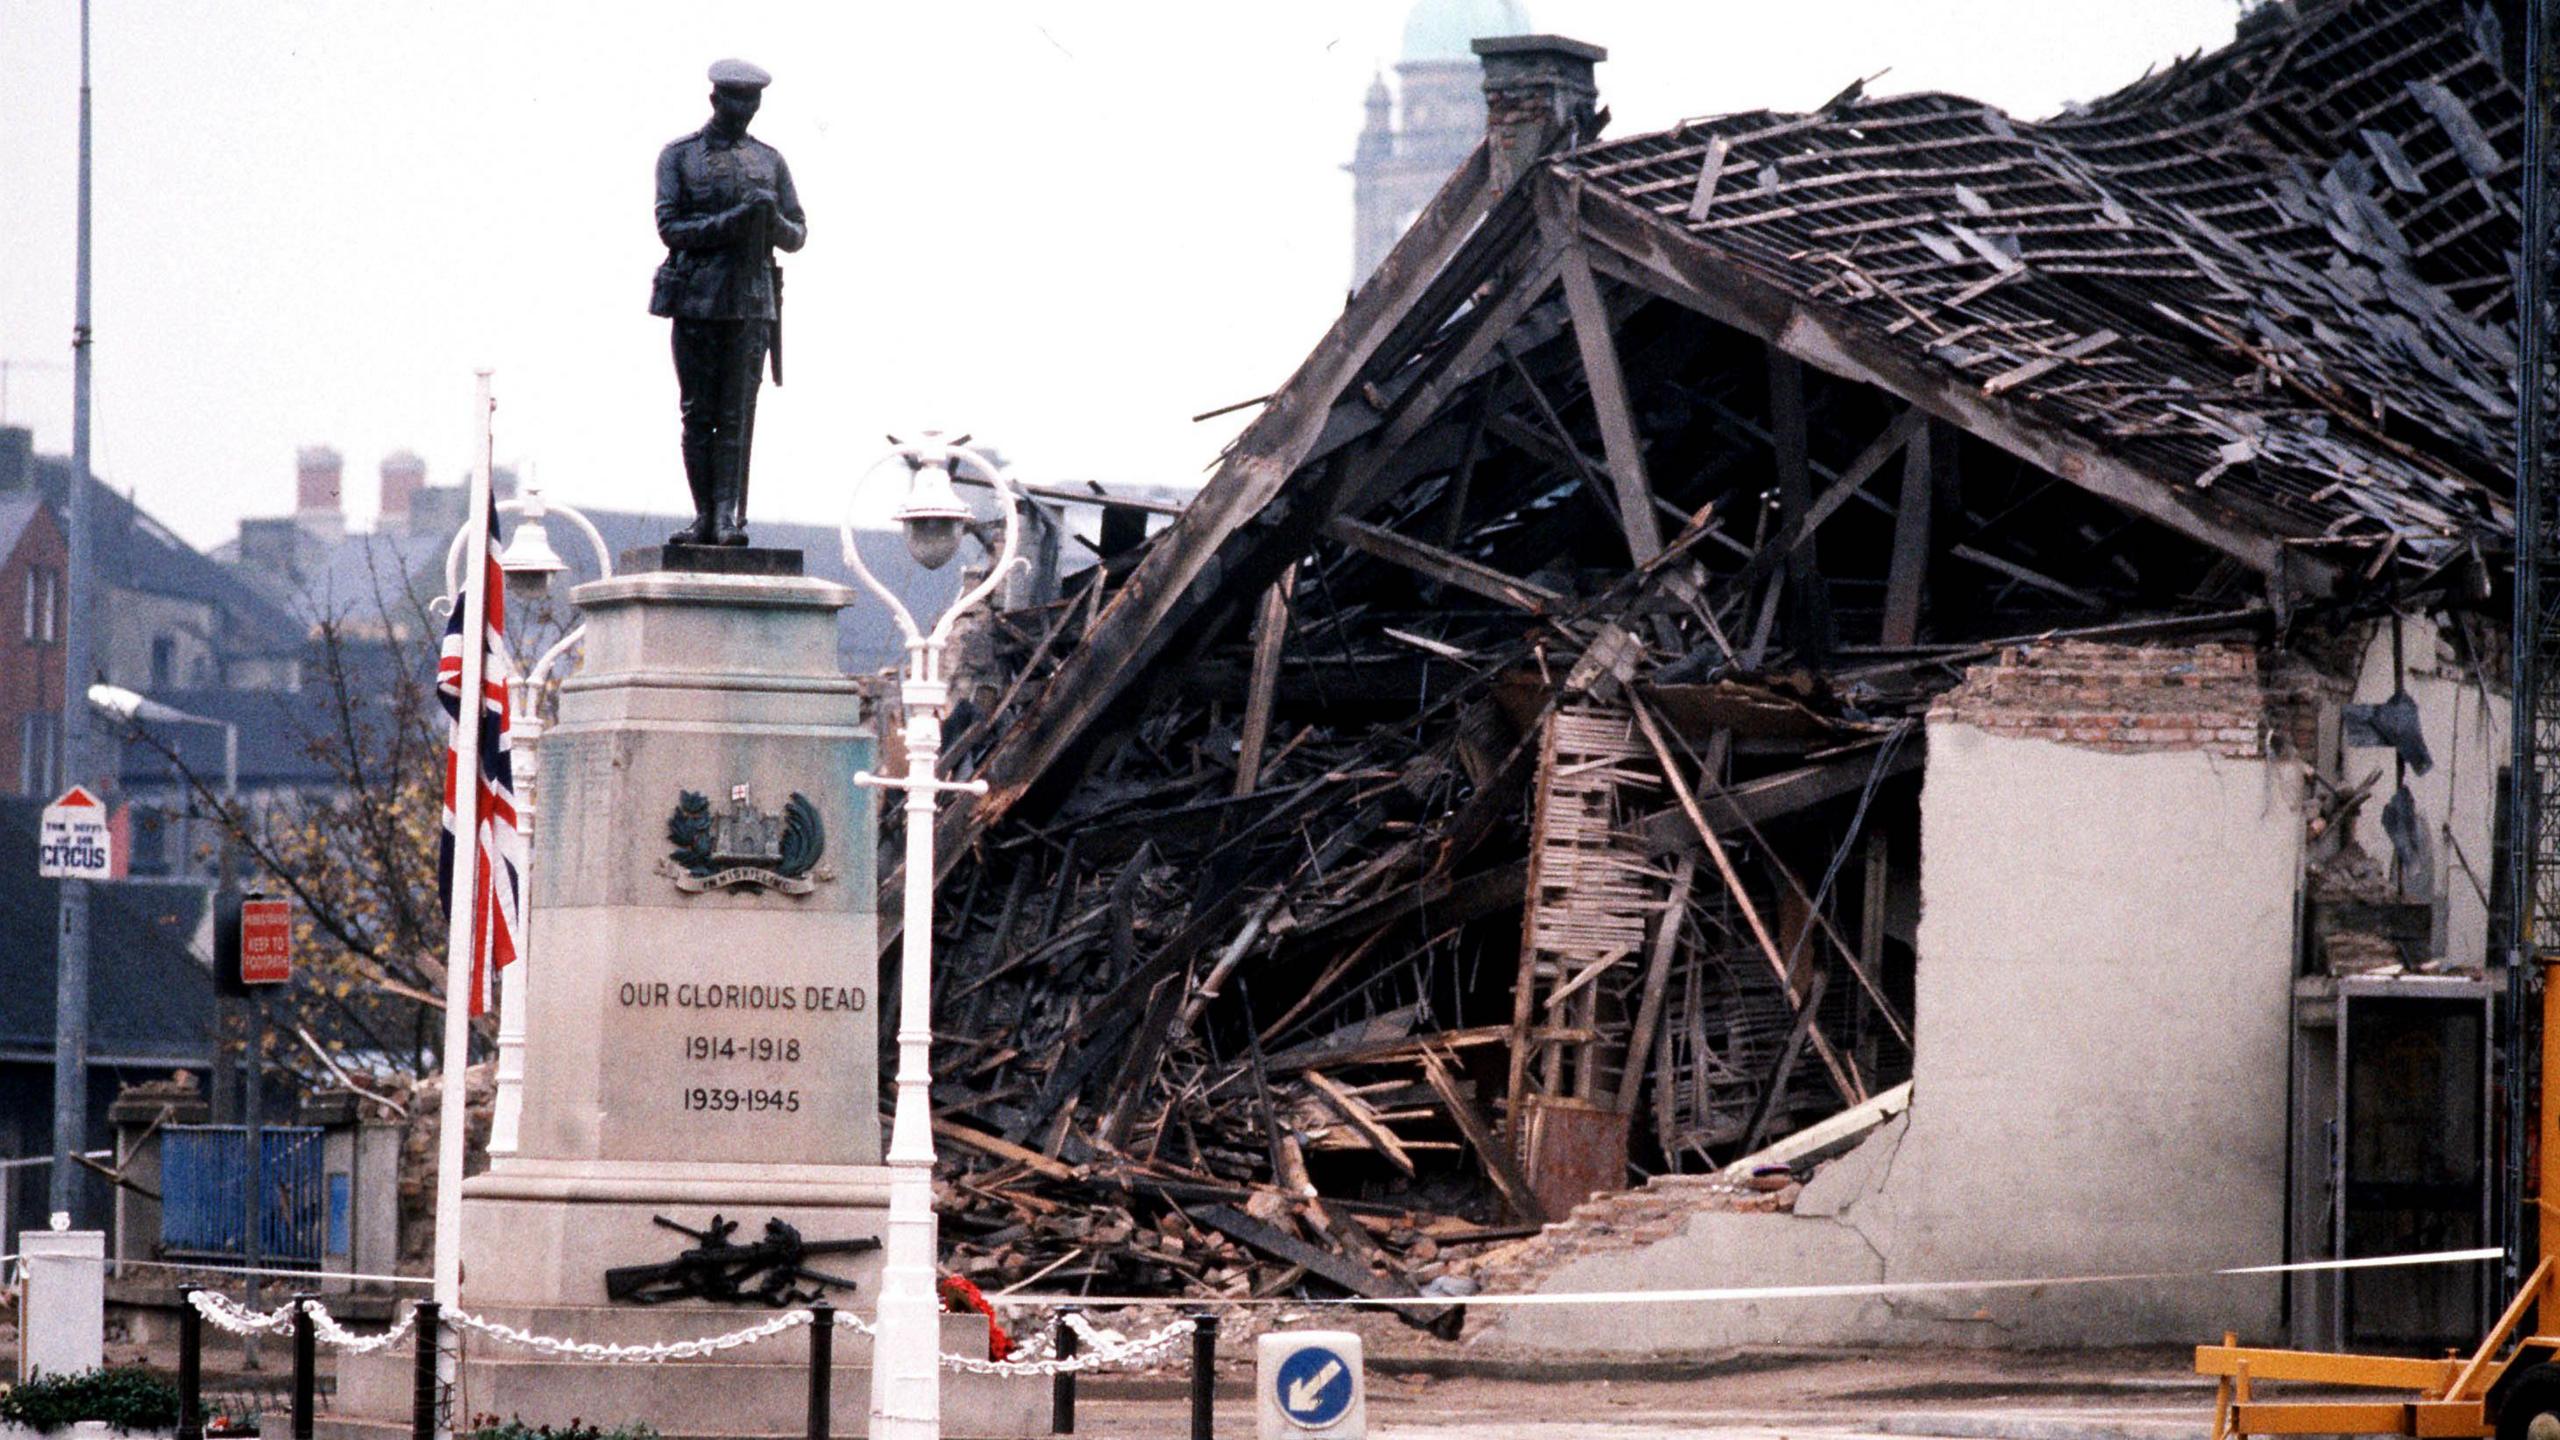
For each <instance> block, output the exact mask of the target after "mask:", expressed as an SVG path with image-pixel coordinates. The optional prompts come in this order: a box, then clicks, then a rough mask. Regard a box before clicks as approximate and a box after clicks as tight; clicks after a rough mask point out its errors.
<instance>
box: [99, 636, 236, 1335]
mask: <svg viewBox="0 0 2560 1440" xmlns="http://www.w3.org/2000/svg"><path fill="white" fill-rule="evenodd" d="M89 707H90V708H91V709H93V710H97V711H99V712H101V713H103V714H107V715H111V716H113V717H115V718H116V719H118V720H121V721H123V722H124V723H125V725H126V727H127V728H128V729H131V730H135V731H139V730H140V729H141V728H142V727H143V726H145V725H214V726H219V727H221V730H222V810H223V814H222V849H221V851H220V852H219V853H220V856H221V858H220V859H219V860H217V861H216V862H215V869H214V879H213V906H214V913H215V914H217V915H229V914H232V913H234V912H233V907H234V906H235V905H237V904H238V903H239V898H240V891H239V861H238V858H237V857H238V854H239V846H238V842H237V841H236V840H235V839H234V838H233V827H235V826H237V825H238V824H239V823H240V727H239V725H238V724H236V723H234V722H232V721H229V720H218V719H215V718H214V717H213V716H210V715H198V714H196V713H194V712H193V711H188V710H181V709H179V708H178V707H177V706H175V705H164V704H162V703H160V702H159V701H157V700H154V699H151V698H150V697H149V696H146V695H141V694H137V693H136V692H134V691H131V690H127V689H126V688H124V687H123V686H121V685H108V684H104V683H100V684H96V685H92V686H90V687H89ZM226 923H227V922H226ZM243 1003H244V1005H245V1006H246V1008H247V1011H248V1014H247V1017H246V1023H244V1024H243V1026H242V1027H241V1028H242V1029H243V1031H244V1032H245V1035H244V1037H243V1041H244V1043H243V1044H242V1047H241V1059H240V1123H241V1132H240V1133H241V1155H242V1162H241V1163H242V1164H243V1166H244V1167H246V1168H245V1169H244V1170H243V1172H242V1173H243V1174H244V1175H246V1176H248V1177H249V1179H248V1182H247V1183H246V1184H244V1185H242V1186H241V1199H242V1202H243V1209H244V1213H243V1215H242V1216H241V1226H240V1263H241V1264H242V1265H243V1266H244V1267H246V1268H247V1269H249V1270H252V1271H254V1270H256V1269H257V1268H258V1265H259V1262H260V1259H261V1257H260V1255H259V1253H258V1250H259V1242H260V1240H261V1239H263V1238H264V1237H263V1236H262V1235H261V1233H260V1231H259V1226H258V1220H259V1216H258V1202H259V1200H260V1198H261V1197H262V1196H263V1195H264V1194H265V1193H266V1191H265V1186H264V1184H263V1183H262V1182H261V1180H260V1179H259V1178H258V1177H259V1176H260V1174H261V1172H262V1170H263V1168H264V1167H263V1166H262V1164H261V1163H260V1162H261V1160H262V1159H263V1158H264V1155H265V1151H264V1147H263V1146H262V1145H261V1144H260V1143H259V1135H260V1133H261V1131H262V1129H263V1126H264V1122H265V1116H263V1115H262V1114H261V1113H260V1111H261V1110H263V1109H264V1108H265V1107H264V1105H263V1104H262V1101H261V1094H262V1082H263V1081H264V1079H265V1069H266V1054H265V1049H266V1024H265V1019H266V1017H265V1015H264V1014H263V1013H262V1010H261V1007H260V1002H259V1001H258V1000H257V999H256V998H255V997H249V998H247V999H245V1000H244V1002H243ZM216 1023H217V1024H219V1021H218V1020H217V1022H216ZM215 1058H216V1060H217V1062H218V1061H219V1059H220V1057H219V1056H216V1057H215ZM220 1073H221V1072H220V1067H219V1065H218V1064H217V1066H216V1068H215V1071H214V1074H216V1075H219V1074H220ZM207 1088H208V1089H210V1088H211V1087H210V1085H208V1087H207ZM249 1285H250V1291H249V1301H250V1303H251V1304H252V1305H255V1304H256V1303H257V1285H258V1281H257V1279H256V1278H254V1277H252V1278H251V1279H250V1281H249ZM241 1358H242V1362H243V1363H244V1364H245V1365H246V1366H247V1367H248V1368H249V1369H252V1370H255V1369H257V1368H258V1342H257V1337H256V1336H254V1335H252V1336H250V1337H248V1340H247V1343H246V1344H245V1345H244V1346H243V1347H242V1352H241Z"/></svg>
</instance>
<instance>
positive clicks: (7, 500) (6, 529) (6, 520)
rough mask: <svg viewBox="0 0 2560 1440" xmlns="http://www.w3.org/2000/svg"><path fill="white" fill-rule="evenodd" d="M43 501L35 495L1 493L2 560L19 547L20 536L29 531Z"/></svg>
mask: <svg viewBox="0 0 2560 1440" xmlns="http://www.w3.org/2000/svg"><path fill="white" fill-rule="evenodd" d="M43 503H44V502H42V501H40V500H38V499H36V497H34V496H33V495H0V561H5V560H7V559H8V558H9V554H10V552H11V551H13V550H16V549H17V548H18V537H19V536H21V535H24V534H26V533H27V526H28V524H29V523H30V522H32V521H33V520H34V519H35V518H36V511H38V510H39V509H41V508H43Z"/></svg>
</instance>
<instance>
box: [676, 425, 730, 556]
mask: <svg viewBox="0 0 2560 1440" xmlns="http://www.w3.org/2000/svg"><path fill="white" fill-rule="evenodd" d="M714 463H715V462H714V457H713V455H712V450H711V440H710V438H709V437H707V436H706V437H704V438H702V439H699V440H697V439H695V438H694V437H692V436H690V435H688V436H686V437H685V441H684V483H685V487H686V488H687V489H689V490H691V491H692V492H693V523H692V524H690V525H687V526H686V527H684V528H683V529H681V530H679V531H677V532H676V533H674V534H673V535H670V536H668V537H667V543H668V544H670V545H710V544H713V543H715V540H716V537H717V536H718V534H719V530H720V524H719V517H718V516H717V515H716V514H714V513H713V511H714V508H715V507H714V503H713V492H714V491H715V489H716V488H717V482H716V481H715V480H714V478H713V475H712V468H713V465H714Z"/></svg>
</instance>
